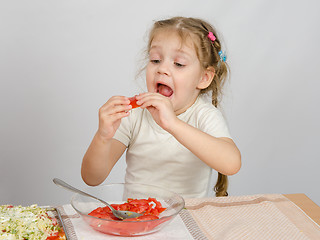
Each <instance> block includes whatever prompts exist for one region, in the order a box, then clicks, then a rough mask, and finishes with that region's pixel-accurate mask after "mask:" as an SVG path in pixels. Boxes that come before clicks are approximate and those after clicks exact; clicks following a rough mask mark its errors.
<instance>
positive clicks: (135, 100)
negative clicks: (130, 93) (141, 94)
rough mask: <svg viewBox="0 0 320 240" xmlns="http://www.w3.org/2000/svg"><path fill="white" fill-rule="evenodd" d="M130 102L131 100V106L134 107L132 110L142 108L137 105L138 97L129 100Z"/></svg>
mask: <svg viewBox="0 0 320 240" xmlns="http://www.w3.org/2000/svg"><path fill="white" fill-rule="evenodd" d="M129 100H130V103H129V104H130V105H131V106H132V108H137V107H140V105H138V104H137V99H136V96H134V97H131V98H129Z"/></svg>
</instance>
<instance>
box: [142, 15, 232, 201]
mask: <svg viewBox="0 0 320 240" xmlns="http://www.w3.org/2000/svg"><path fill="white" fill-rule="evenodd" d="M161 30H172V31H175V32H176V33H177V34H178V35H179V36H180V37H181V40H182V43H184V42H185V41H186V39H191V40H192V42H193V44H194V47H195V50H196V53H197V56H198V58H199V61H200V64H201V66H202V68H203V69H208V70H212V69H214V73H215V74H214V77H213V80H212V82H211V84H210V85H209V86H208V87H207V88H206V89H202V90H201V92H200V94H204V93H210V92H211V98H212V104H213V105H214V106H215V107H217V106H218V105H219V102H220V99H221V95H222V94H221V93H222V87H223V85H224V82H225V80H226V78H227V75H228V73H229V68H228V65H227V64H226V62H225V61H221V59H220V55H219V51H221V44H220V40H219V38H218V36H217V32H216V30H215V29H214V28H213V27H212V26H211V25H210V24H209V23H207V22H206V21H204V20H202V19H198V18H186V17H174V18H170V19H166V20H160V21H157V22H155V23H154V24H153V27H152V29H151V31H150V34H149V42H148V46H147V51H148V52H149V50H150V47H151V43H152V40H153V39H154V37H155V35H156V34H157V33H158V32H159V31H161ZM209 32H212V33H213V35H214V36H215V37H216V39H215V40H214V41H211V40H210V39H209V38H208V34H209ZM227 188H228V177H227V176H226V175H223V174H221V173H218V179H217V182H216V185H215V187H214V191H215V192H216V196H228V192H227Z"/></svg>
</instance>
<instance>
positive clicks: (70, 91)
mask: <svg viewBox="0 0 320 240" xmlns="http://www.w3.org/2000/svg"><path fill="white" fill-rule="evenodd" d="M319 7H320V4H319V2H318V1H316V0H315V1H308V0H306V1H289V0H288V1H281V0H280V1H267V0H259V1H258V0H252V1H238V0H233V1H222V0H221V1H218V0H215V1H214V0H210V1H191V0H189V1H186V0H181V1H172V0H161V1H156V2H155V1H148V0H141V1H118V0H117V1H116V0H114V1H106V0H103V1H102V0H101V1H84V0H83V1H79V0H72V1H70V0H67V1H65V0H63V1H62V0H60V1H57V0H54V1H53V0H50V1H43V0H38V1H36V0H29V1H14V0H2V1H0V36H1V37H0V81H1V82H0V83H1V85H0V114H1V118H0V204H6V203H10V204H22V205H26V204H33V203H37V204H39V205H51V204H52V205H58V204H64V203H68V202H69V200H70V197H71V195H72V194H71V193H69V192H67V191H65V190H63V189H61V188H58V187H57V186H55V185H54V184H53V183H52V178H54V177H59V178H61V179H64V180H66V181H67V182H69V183H70V184H72V185H74V186H77V187H80V188H82V187H85V184H84V183H83V182H82V179H81V176H80V167H81V161H82V157H83V155H84V153H85V151H86V149H87V147H88V145H89V143H90V141H91V139H92V137H93V135H94V133H95V131H96V129H97V126H98V109H99V107H100V106H101V105H103V104H104V103H105V101H107V99H109V98H110V97H111V96H112V95H126V96H132V95H134V94H136V93H138V92H141V91H142V90H141V88H140V87H139V86H140V85H141V84H140V82H141V81H140V80H135V74H136V72H137V70H138V69H139V68H140V67H141V61H140V60H141V59H142V58H143V50H144V47H145V46H146V40H147V32H148V30H149V28H150V27H151V25H152V23H153V21H154V20H159V19H162V18H167V17H172V16H176V15H182V16H192V17H200V18H203V19H205V20H207V21H209V22H211V23H212V24H213V25H214V26H215V27H216V28H217V29H218V31H219V32H220V34H221V36H222V39H223V42H224V46H225V47H224V48H225V50H226V51H227V55H228V60H227V61H228V63H229V65H230V67H231V78H230V81H229V82H228V84H227V86H226V89H225V97H224V102H223V106H224V108H223V111H224V113H225V115H226V119H227V121H228V123H229V126H230V131H231V133H232V135H233V138H234V140H235V142H236V143H237V145H238V147H239V148H240V150H241V153H242V161H243V165H242V169H241V170H240V172H239V173H238V174H236V175H234V176H231V177H230V190H229V193H230V195H248V194H258V193H305V194H306V195H307V196H309V197H310V198H311V199H312V200H313V201H315V202H316V203H317V204H318V205H320V191H319V183H320V181H319V179H320V177H319V168H320V157H319V156H320V146H319V133H320V131H319V122H320V121H319V120H320V119H319V116H320V114H319V103H320V96H319V93H318V92H319V89H320V83H319V82H320V81H319V74H320V66H319V57H320V47H319V44H320V26H319V25H320V24H319V23H320V14H319ZM164 151H165V150H164ZM124 170H125V160H124V158H121V159H120V160H119V162H118V164H117V165H116V167H115V168H114V170H113V172H112V173H111V175H110V176H109V178H108V179H107V180H106V182H108V183H110V182H123V177H124ZM214 177H216V175H214Z"/></svg>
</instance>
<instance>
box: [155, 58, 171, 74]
mask: <svg viewBox="0 0 320 240" xmlns="http://www.w3.org/2000/svg"><path fill="white" fill-rule="evenodd" d="M158 73H159V74H165V75H169V74H170V68H169V63H168V62H166V61H162V62H160V64H159V67H158Z"/></svg>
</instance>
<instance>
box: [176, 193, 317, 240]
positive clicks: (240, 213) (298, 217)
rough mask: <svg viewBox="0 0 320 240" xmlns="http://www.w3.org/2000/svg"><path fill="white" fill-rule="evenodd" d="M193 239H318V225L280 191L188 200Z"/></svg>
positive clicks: (186, 214) (187, 219)
mask: <svg viewBox="0 0 320 240" xmlns="http://www.w3.org/2000/svg"><path fill="white" fill-rule="evenodd" d="M186 209H187V211H186V212H184V213H182V219H183V221H184V222H185V224H186V226H187V228H188V229H189V231H190V233H191V235H192V236H193V237H194V239H219V240H220V239H281V240H283V239H288V240H293V239H320V227H319V225H318V224H316V223H315V222H314V221H313V220H312V219H311V218H309V217H308V216H307V215H306V214H305V213H304V212H303V211H302V210H301V209H300V208H298V207H297V206H296V205H295V204H294V203H293V202H291V201H290V200H289V199H288V198H286V197H284V196H283V195H281V194H263V195H250V196H230V197H219V198H202V199H187V200H186Z"/></svg>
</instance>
